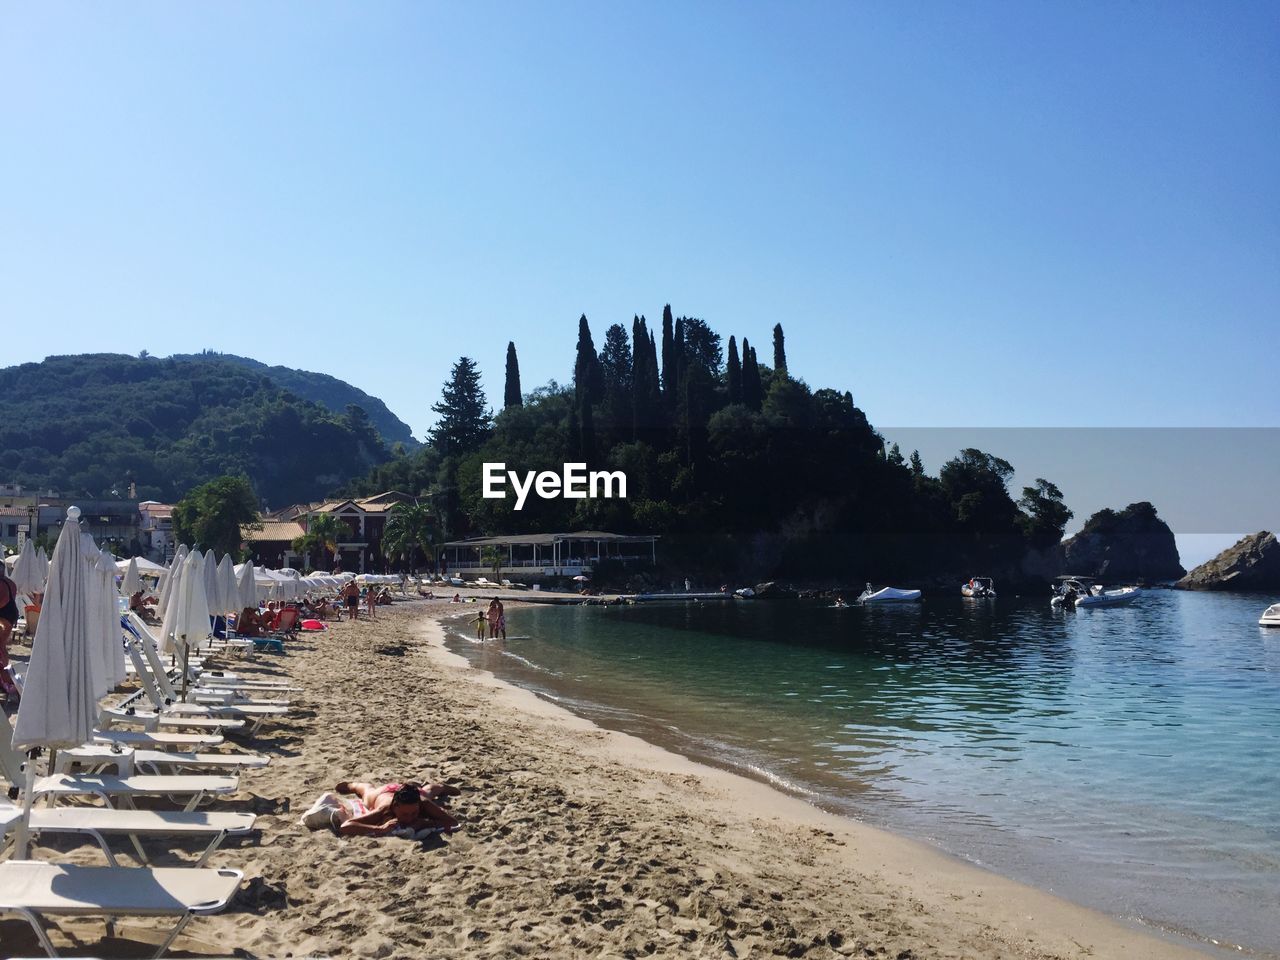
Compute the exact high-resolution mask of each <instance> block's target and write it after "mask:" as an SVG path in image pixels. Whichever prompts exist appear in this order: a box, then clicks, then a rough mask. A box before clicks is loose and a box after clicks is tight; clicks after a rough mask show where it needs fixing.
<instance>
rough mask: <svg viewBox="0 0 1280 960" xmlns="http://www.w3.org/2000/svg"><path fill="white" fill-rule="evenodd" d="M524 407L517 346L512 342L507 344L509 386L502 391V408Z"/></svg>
mask: <svg viewBox="0 0 1280 960" xmlns="http://www.w3.org/2000/svg"><path fill="white" fill-rule="evenodd" d="M523 405H524V399H523V397H522V396H521V394H520V361H519V360H518V359H517V358H516V345H515V342H514V341H512V342H510V343H508V344H507V384H506V387H505V388H504V389H503V391H502V406H503V409H506V408H507V407H519V406H523Z"/></svg>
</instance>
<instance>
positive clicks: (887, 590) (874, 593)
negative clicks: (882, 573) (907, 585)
mask: <svg viewBox="0 0 1280 960" xmlns="http://www.w3.org/2000/svg"><path fill="white" fill-rule="evenodd" d="M920 596H921V594H920V591H919V590H899V589H898V588H897V587H881V588H880V589H879V590H877V589H875V588H874V587H873V586H871V584H869V583H868V584H867V589H865V590H863V591H862V594H861V595H860V596H859V597H858V602H859V603H915V602H916V601H917V600H919V599H920Z"/></svg>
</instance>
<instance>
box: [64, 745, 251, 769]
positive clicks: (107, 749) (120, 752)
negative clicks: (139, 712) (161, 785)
mask: <svg viewBox="0 0 1280 960" xmlns="http://www.w3.org/2000/svg"><path fill="white" fill-rule="evenodd" d="M270 762H271V758H270V757H264V756H262V755H261V754H258V753H191V752H188V751H185V750H174V751H166V750H145V749H121V748H120V747H119V746H117V745H113V744H105V743H90V744H85V745H84V746H80V747H71V748H69V749H64V750H59V751H58V758H57V769H56V770H55V772H56V773H70V772H72V770H71V768H72V767H81V768H84V770H86V771H95V772H101V771H103V770H106V769H107V768H115V769H116V770H117V771H119V772H125V771H130V772H132V771H133V770H139V771H142V772H147V773H155V774H164V773H169V772H178V771H183V770H202V771H209V770H237V771H238V770H249V769H256V768H258V767H265V766H266V765H267V764H268V763H270ZM169 768H176V770H174V771H171V770H170V769H169Z"/></svg>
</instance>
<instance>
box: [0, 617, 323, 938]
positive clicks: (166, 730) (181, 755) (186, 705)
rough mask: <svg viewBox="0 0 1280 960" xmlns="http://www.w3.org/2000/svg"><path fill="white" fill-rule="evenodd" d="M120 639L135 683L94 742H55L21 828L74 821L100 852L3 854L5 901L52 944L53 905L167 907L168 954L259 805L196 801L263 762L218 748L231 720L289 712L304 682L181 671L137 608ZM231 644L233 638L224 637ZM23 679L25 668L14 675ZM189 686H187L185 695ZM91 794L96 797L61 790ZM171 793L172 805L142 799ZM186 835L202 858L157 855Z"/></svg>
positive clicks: (7, 742) (212, 896)
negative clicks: (127, 855)
mask: <svg viewBox="0 0 1280 960" xmlns="http://www.w3.org/2000/svg"><path fill="white" fill-rule="evenodd" d="M121 626H122V637H121V639H122V642H123V643H124V644H125V649H126V652H127V654H128V657H129V666H130V670H129V675H130V678H131V679H133V680H135V681H136V682H137V684H138V685H139V689H138V691H137V692H136V693H134V694H132V695H130V696H128V697H125V698H124V699H121V700H119V701H118V702H115V703H112V704H110V705H109V706H105V707H103V708H102V710H101V714H100V716H99V723H98V728H97V730H96V731H95V732H94V735H93V739H92V742H90V743H86V744H83V745H81V746H80V747H76V748H72V749H68V750H61V751H58V752H57V757H56V760H55V761H54V762H53V765H52V768H51V769H49V770H48V771H47V772H46V773H45V774H44V775H41V776H36V777H35V778H34V780H33V786H32V793H31V800H32V804H33V805H32V808H31V813H30V820H29V822H28V824H27V830H28V831H29V834H30V835H31V836H32V837H40V836H46V835H48V836H55V835H59V834H73V835H80V836H83V837H86V838H88V839H90V840H91V841H92V842H94V843H95V844H97V846H98V847H99V848H100V849H101V851H102V854H103V856H104V857H105V859H106V866H81V865H74V864H60V863H48V862H44V861H38V860H34V859H25V860H15V859H10V860H7V861H4V862H0V914H6V913H7V914H10V915H13V916H18V917H21V918H23V919H26V920H27V922H28V923H29V924H30V926H31V929H32V930H33V932H34V934H35V936H36V938H37V940H38V942H39V944H40V946H41V947H42V948H43V949H44V950H45V952H46V953H47V954H48V955H49V956H57V953H56V950H55V946H54V943H53V941H52V939H51V938H50V935H49V932H48V930H47V929H46V926H45V924H46V922H47V921H49V920H51V919H55V918H57V917H76V916H88V917H105V918H107V920H108V923H111V922H112V921H113V920H114V918H116V917H123V916H129V917H164V918H168V919H169V920H171V921H172V926H171V928H170V929H169V931H168V933H167V935H166V937H165V938H164V941H163V943H161V944H160V947H159V949H158V950H157V951H156V953H155V956H157V957H159V956H163V955H164V954H165V953H166V952H167V951H168V949H169V948H170V946H171V945H172V944H173V942H174V941H175V940H176V939H177V937H178V936H179V935H180V934H181V933H182V930H183V929H184V928H185V927H186V925H187V923H188V922H190V920H191V918H192V917H194V916H197V915H201V914H209V913H216V912H218V911H220V910H222V909H224V908H225V907H226V906H227V904H228V903H229V902H230V901H231V899H232V897H233V896H234V895H235V892H236V890H237V888H238V887H239V885H240V882H241V881H242V879H243V874H242V872H241V871H239V870H235V869H228V868H224V867H217V868H214V867H209V866H208V865H207V864H208V862H209V858H210V857H211V856H212V855H213V854H214V853H215V851H217V850H218V849H219V847H220V846H221V845H222V843H223V842H224V841H225V840H226V838H228V837H234V836H243V835H245V834H248V833H250V832H251V831H252V830H253V829H254V825H255V821H256V817H255V815H254V814H252V813H240V812H229V811H217V810H211V809H201V806H202V805H203V804H206V803H209V802H210V801H214V800H216V798H220V797H223V798H225V797H228V796H231V795H234V794H236V793H238V792H239V790H240V775H241V773H243V772H245V771H250V770H253V769H256V768H259V767H262V766H265V765H266V764H267V763H268V758H267V757H265V756H259V755H255V754H250V753H233V752H219V751H218V750H217V749H216V748H217V747H219V746H222V745H223V743H224V735H225V734H226V733H227V732H230V731H235V732H243V733H248V734H250V735H252V734H256V733H257V732H258V731H259V730H260V729H261V728H262V727H263V726H264V725H265V724H269V723H270V722H272V721H275V720H279V719H281V718H283V717H287V716H288V715H289V712H290V704H289V702H288V701H287V700H285V699H284V697H285V696H287V695H288V693H290V692H293V691H296V690H297V689H298V688H296V687H293V686H290V685H289V684H288V682H287V681H281V680H279V679H275V678H256V677H249V676H243V675H241V676H237V675H235V674H231V673H225V672H214V671H209V670H207V669H204V667H203V665H202V664H199V663H197V662H195V661H193V662H192V663H191V664H189V665H188V668H187V672H186V675H185V676H183V675H182V674H181V672H180V671H175V672H172V673H171V672H170V669H169V668H168V667H167V666H166V664H165V662H164V658H163V657H162V655H161V654H160V653H159V650H158V647H157V645H156V643H155V638H154V637H153V636H152V635H151V634H150V632H149V629H148V627H147V626H146V624H145V623H143V622H142V621H141V620H140V619H139V618H137V617H136V616H135V615H132V614H131V615H128V616H127V617H126V618H125V619H124V620H123V621H122V624H121ZM224 650H226V651H227V652H235V650H236V648H235V646H234V641H232V645H230V646H226V647H224ZM18 679H20V675H19V676H18ZM184 695H185V696H184ZM11 741H12V726H11V724H10V721H9V718H8V717H7V716H6V717H4V718H3V725H0V774H3V777H4V779H5V780H7V781H8V783H9V784H10V787H11V789H10V792H9V799H10V802H9V803H5V802H2V801H0V835H3V836H5V837H13V836H14V835H16V833H17V832H18V830H19V829H20V825H21V823H22V820H23V807H22V805H21V803H20V802H19V801H18V796H19V794H18V791H19V789H21V788H22V787H24V786H25V785H26V782H27V779H26V774H25V772H24V764H26V763H29V762H38V761H35V760H28V759H27V758H25V757H24V756H22V755H21V754H19V753H17V752H16V751H14V750H13V748H12V745H11ZM71 798H76V799H79V800H82V801H83V800H85V799H89V800H91V801H96V803H97V804H98V805H92V806H91V805H85V804H83V803H77V804H74V805H68V804H66V803H60V802H61V801H65V800H67V799H71ZM144 798H145V799H147V800H148V801H154V798H167V800H168V802H170V803H172V804H173V805H174V806H175V807H176V808H177V809H148V808H145V806H144V808H139V806H138V805H137V801H140V800H143V799H144ZM157 838H164V839H165V840H166V841H167V842H170V843H172V842H175V841H177V842H182V841H185V842H186V843H185V844H183V845H184V846H189V847H190V848H192V849H193V850H194V853H193V856H194V857H195V859H194V860H192V861H188V863H189V864H190V865H186V866H181V867H172V866H166V867H154V866H150V863H151V859H150V858H149V856H148V854H147V851H146V843H147V842H148V841H150V840H155V839H157ZM125 841H127V842H128V843H129V845H130V846H131V848H132V852H133V854H134V856H135V857H136V858H137V860H138V862H140V863H142V864H144V865H145V866H122V865H121V863H120V860H119V855H118V853H117V852H115V851H114V850H113V843H114V844H115V845H116V846H118V845H119V844H120V843H122V842H125Z"/></svg>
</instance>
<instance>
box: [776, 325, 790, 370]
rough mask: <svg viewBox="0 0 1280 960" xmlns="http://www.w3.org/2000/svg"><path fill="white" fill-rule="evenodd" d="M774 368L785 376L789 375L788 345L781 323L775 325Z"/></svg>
mask: <svg viewBox="0 0 1280 960" xmlns="http://www.w3.org/2000/svg"><path fill="white" fill-rule="evenodd" d="M773 369H774V372H775V373H778V374H781V375H782V376H784V377H785V376H786V375H787V346H786V342H785V338H784V337H783V335H782V324H780V323H775V324H774V325H773Z"/></svg>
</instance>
